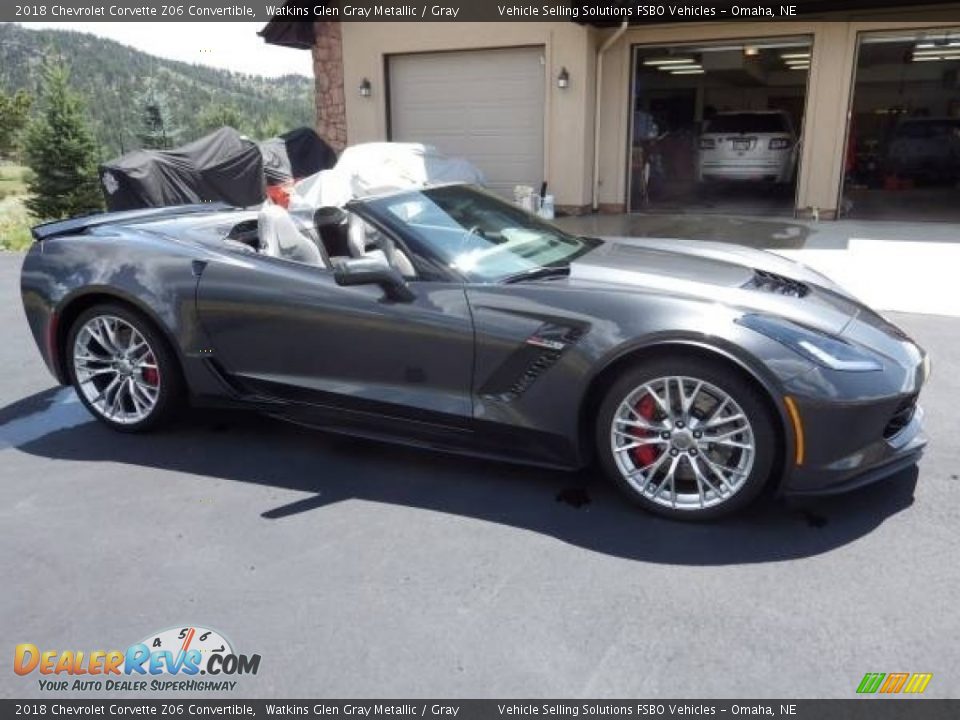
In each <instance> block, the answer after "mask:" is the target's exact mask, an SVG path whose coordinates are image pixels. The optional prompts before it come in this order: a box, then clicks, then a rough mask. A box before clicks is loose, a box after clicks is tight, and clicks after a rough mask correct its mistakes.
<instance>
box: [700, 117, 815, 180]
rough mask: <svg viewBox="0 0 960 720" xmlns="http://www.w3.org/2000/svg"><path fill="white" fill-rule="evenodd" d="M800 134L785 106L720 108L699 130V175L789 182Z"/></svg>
mask: <svg viewBox="0 0 960 720" xmlns="http://www.w3.org/2000/svg"><path fill="white" fill-rule="evenodd" d="M798 145H799V143H798V141H797V135H796V133H795V132H794V130H793V124H792V123H791V122H790V116H789V115H787V113H785V112H783V111H782V110H737V111H731V112H720V113H717V114H716V115H714V116H713V117H712V118H710V119H709V120H707V121H706V122H705V123H704V126H703V131H702V132H701V134H700V143H699V148H700V152H699V161H698V168H697V177H698V179H699V180H700V182H709V181H711V180H753V181H761V182H773V183H788V182H790V181H791V180H792V179H793V171H794V168H795V167H796V164H797V150H798Z"/></svg>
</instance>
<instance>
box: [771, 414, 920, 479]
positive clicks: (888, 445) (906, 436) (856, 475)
mask: <svg viewBox="0 0 960 720" xmlns="http://www.w3.org/2000/svg"><path fill="white" fill-rule="evenodd" d="M926 445H927V437H926V435H925V434H924V432H923V409H922V408H920V407H917V409H916V410H915V412H914V413H913V417H912V418H911V419H910V422H909V423H908V424H907V425H906V426H905V427H904V428H903V429H902V430H901V431H900V432H898V433H897V434H896V435H894V436H893V437H891V438H890V439H889V440H887V439H884V440H882V441H881V442H878V443H874V444H872V445H869V446H867V447H866V448H864V449H862V450H858V451H856V452H854V453H851V454H849V455H847V456H845V457H842V458H839V459H838V460H836V461H834V462H833V463H830V464H828V465H826V466H824V467H820V468H816V469H814V470H812V471H810V470H808V471H806V472H804V471H800V472H796V473H794V475H793V477H791V480H790V481H789V482H788V483H787V485H786V486H785V487H784V488H783V493H784V495H788V496H792V497H799V496H812V495H837V494H840V493H845V492H850V491H851V490H856V489H858V488H861V487H864V486H866V485H872V484H873V483H876V482H879V481H881V480H886V479H888V478H890V477H892V476H893V475H896V474H897V473H899V472H901V471H902V470H906V469H908V468H910V467H913V466H914V465H916V464H917V462H918V461H919V460H920V458H921V457H922V456H923V450H924V448H925V447H926ZM798 470H799V469H798Z"/></svg>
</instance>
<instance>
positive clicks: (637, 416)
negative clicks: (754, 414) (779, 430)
mask: <svg viewBox="0 0 960 720" xmlns="http://www.w3.org/2000/svg"><path fill="white" fill-rule="evenodd" d="M610 445H611V448H612V450H613V457H614V460H615V462H616V465H617V468H618V470H619V471H620V473H621V475H622V476H623V478H624V480H626V481H627V483H629V485H630V486H631V487H632V488H633V489H634V490H635V491H636V492H637V493H639V494H640V495H642V496H643V497H645V498H646V499H648V500H650V501H652V502H654V503H656V504H658V505H661V506H663V507H666V508H672V509H676V510H693V511H695V510H702V509H705V508H710V507H715V506H717V505H721V504H723V503H725V502H726V501H728V500H729V499H730V498H731V497H733V496H734V495H735V494H736V493H737V492H738V491H739V490H740V489H741V488H742V487H743V486H744V484H745V483H746V481H747V478H749V476H750V471H751V469H752V468H753V462H754V458H755V457H756V439H755V437H754V433H753V428H752V426H751V425H750V419H749V418H748V417H747V415H746V413H744V411H743V410H742V409H741V407H740V406H739V405H738V404H737V402H736V401H735V400H734V399H733V398H732V397H731V396H730V395H728V394H727V393H726V392H724V391H723V390H721V389H720V388H718V387H717V386H715V385H713V384H711V383H708V382H706V381H703V380H699V379H697V378H694V377H661V378H657V379H655V380H651V381H649V382H646V383H644V384H643V385H641V386H639V387H637V388H635V389H634V390H633V391H631V392H630V393H629V394H628V395H627V396H626V397H625V398H624V400H623V401H622V402H621V403H620V405H619V406H618V408H617V411H616V413H615V414H614V416H613V421H612V423H611V427H610Z"/></svg>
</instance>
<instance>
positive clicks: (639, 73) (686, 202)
mask: <svg viewBox="0 0 960 720" xmlns="http://www.w3.org/2000/svg"><path fill="white" fill-rule="evenodd" d="M811 46H812V44H811V40H810V38H808V37H793V38H778V39H776V40H771V39H752V40H743V41H735V42H731V41H724V42H723V43H716V44H709V43H708V44H696V45H673V46H666V47H663V46H661V47H650V46H635V47H634V49H633V82H632V91H633V92H632V107H633V110H634V112H633V113H632V117H631V131H630V138H631V152H630V157H629V168H628V182H629V195H628V197H629V208H630V211H631V212H658V211H659V212H671V213H676V212H681V213H682V212H695V213H710V212H712V213H730V214H755V215H780V214H782V215H788V216H789V215H792V214H793V212H794V206H795V196H796V178H797V176H798V170H799V162H800V146H801V138H802V134H803V133H802V127H803V125H802V121H803V114H804V108H805V104H806V95H807V78H808V75H809V68H810V53H811ZM769 111H782V112H781V113H773V112H769ZM711 123H713V128H711ZM771 132H775V133H777V134H776V135H774V136H771V134H770V133H771ZM768 148H775V149H774V150H772V151H768ZM705 150H708V151H709V152H707V153H705V152H704V151H705ZM711 154H713V155H717V154H722V159H720V160H719V161H716V162H714V161H712V160H710V157H711ZM754 155H756V156H757V157H760V156H764V157H765V158H766V159H767V160H769V159H770V158H773V160H772V162H774V163H775V164H776V163H779V164H780V167H781V171H780V172H778V173H776V174H778V175H780V177H777V178H773V177H771V176H770V173H767V174H766V175H764V176H762V177H757V178H749V179H746V178H745V177H744V170H745V167H746V165H745V163H749V162H750V161H751V157H752V156H754ZM701 163H708V164H709V165H710V167H711V168H712V169H711V172H710V173H709V174H706V173H705V172H704V170H705V169H708V168H706V167H701Z"/></svg>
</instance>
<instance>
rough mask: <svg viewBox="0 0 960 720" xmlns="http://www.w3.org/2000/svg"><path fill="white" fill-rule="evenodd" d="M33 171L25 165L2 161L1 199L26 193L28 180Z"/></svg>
mask: <svg viewBox="0 0 960 720" xmlns="http://www.w3.org/2000/svg"><path fill="white" fill-rule="evenodd" d="M31 172H32V171H31V170H30V168H26V167H24V166H23V165H7V164H6V163H0V200H3V199H4V198H7V197H12V196H14V195H26V194H27V180H28V179H29V178H30V175H31Z"/></svg>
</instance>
